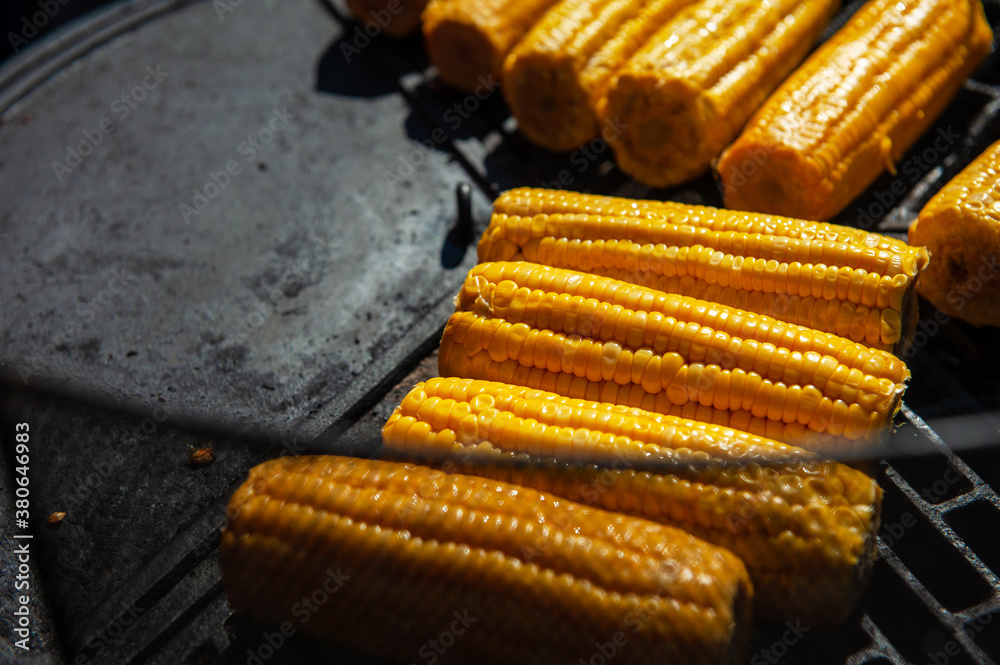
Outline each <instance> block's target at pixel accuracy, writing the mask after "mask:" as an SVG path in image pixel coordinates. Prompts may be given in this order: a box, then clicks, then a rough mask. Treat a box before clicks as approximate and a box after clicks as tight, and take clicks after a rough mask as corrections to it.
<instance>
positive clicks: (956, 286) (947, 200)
mask: <svg viewBox="0 0 1000 665" xmlns="http://www.w3.org/2000/svg"><path fill="white" fill-rule="evenodd" d="M998 177H1000V142H997V143H994V144H993V145H992V146H990V147H989V148H987V149H986V151H985V152H983V154H981V155H980V156H979V157H977V158H976V159H975V160H973V162H972V163H971V164H969V165H968V166H967V167H966V168H965V169H964V170H963V171H962V172H961V173H959V174H958V175H957V176H956V177H955V178H954V179H953V180H952V181H951V182H949V183H948V184H947V185H945V187H944V188H943V189H942V190H941V191H940V192H938V193H937V194H936V195H935V196H934V198H932V199H931V200H930V201H929V202H928V203H927V205H926V206H924V209H923V210H921V211H920V217H919V218H918V219H917V221H916V222H914V223H913V224H912V225H911V226H910V236H909V237H910V242H913V243H918V244H921V245H926V246H927V247H928V248H929V249H930V250H931V255H932V256H933V257H934V260H933V261H931V265H930V267H929V268H928V269H927V272H926V273H925V274H924V276H923V277H922V278H921V280H920V286H919V289H920V294H921V295H923V296H924V297H925V298H927V299H928V300H930V301H931V302H932V303H934V305H935V306H936V307H937V308H938V309H941V310H943V311H945V312H947V313H948V314H951V315H952V316H956V317H958V318H960V319H963V320H964V321H968V322H969V323H971V324H973V325H976V326H1000V276H998V275H997V271H998V270H1000V263H997V256H998V255H1000V180H998Z"/></svg>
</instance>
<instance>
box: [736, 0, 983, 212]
mask: <svg viewBox="0 0 1000 665" xmlns="http://www.w3.org/2000/svg"><path fill="white" fill-rule="evenodd" d="M992 40H993V36H992V33H991V31H990V27H989V25H988V24H987V22H986V18H985V16H984V14H983V8H982V5H981V4H980V2H979V0H872V1H871V2H869V3H867V4H866V5H864V6H863V7H862V8H861V9H859V10H858V11H857V13H856V14H855V15H854V16H853V17H852V18H851V20H850V21H849V22H848V23H847V25H845V26H844V27H843V28H841V29H840V30H839V31H838V32H837V33H836V34H835V35H834V36H833V37H832V38H831V39H830V40H829V41H827V42H826V43H825V44H823V46H821V47H820V48H819V49H818V50H817V51H816V53H814V54H813V55H812V56H810V58H809V60H808V61H806V63H805V64H804V65H803V66H802V67H801V68H800V69H799V70H798V71H796V72H795V73H794V74H793V75H792V76H791V77H789V79H788V80H787V81H785V83H784V84H782V86H781V87H780V88H779V89H778V91H777V92H776V93H775V94H774V95H773V96H772V97H771V98H770V99H768V101H767V102H766V103H765V104H764V106H763V107H762V108H761V109H760V110H759V111H758V112H757V114H756V115H755V116H754V118H753V119H752V120H751V121H750V122H749V123H748V125H747V128H746V129H745V130H744V132H743V134H742V136H740V138H739V139H738V140H737V141H736V142H735V143H734V144H733V145H732V146H731V147H730V148H729V149H727V150H726V152H725V153H724V154H723V156H722V158H721V159H720V160H719V162H718V164H717V171H718V173H719V176H720V177H721V179H722V182H723V191H724V196H725V201H726V206H727V207H731V208H740V209H744V210H759V211H761V212H769V213H775V214H779V215H790V216H793V217H804V218H806V219H819V220H824V219H829V218H830V217H833V216H834V215H836V214H837V213H838V212H839V211H841V210H843V209H844V207H845V206H846V205H847V204H848V203H849V202H850V201H851V199H853V198H854V197H856V196H857V195H858V194H860V193H861V192H862V191H863V190H864V189H865V187H867V186H868V185H869V184H870V183H871V182H873V181H874V180H875V178H876V177H878V175H879V174H880V173H882V171H883V170H884V169H886V168H888V169H889V170H890V172H895V171H894V167H893V164H894V162H895V161H897V160H899V159H900V157H902V155H903V153H904V152H905V151H906V150H907V149H908V148H909V147H910V146H911V145H912V144H913V143H914V141H916V139H917V138H918V137H919V136H920V135H921V134H922V133H923V132H924V130H925V129H927V127H928V126H930V124H931V123H932V122H933V121H934V119H935V118H936V117H937V116H938V115H939V114H940V113H941V111H942V110H943V109H944V107H945V106H946V105H947V104H948V102H949V101H950V100H951V98H952V97H953V96H954V95H955V93H956V91H957V90H958V88H959V86H961V84H962V82H963V81H964V80H965V78H966V77H967V76H968V75H969V74H970V73H971V72H972V70H973V69H974V68H975V66H976V65H977V64H978V63H979V62H980V61H981V60H982V59H983V57H984V56H985V55H986V54H987V53H988V52H989V50H990V45H991V43H992Z"/></svg>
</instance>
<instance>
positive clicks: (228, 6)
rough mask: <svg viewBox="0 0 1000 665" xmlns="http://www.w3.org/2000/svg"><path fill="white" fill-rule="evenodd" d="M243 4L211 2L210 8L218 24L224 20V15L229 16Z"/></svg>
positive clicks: (239, 0)
mask: <svg viewBox="0 0 1000 665" xmlns="http://www.w3.org/2000/svg"><path fill="white" fill-rule="evenodd" d="M242 4H243V0H212V8H213V9H214V10H215V14H216V16H218V17H219V23H222V22H223V21H225V20H226V14H231V13H232V12H235V11H236V8H237V7H239V6H240V5H242Z"/></svg>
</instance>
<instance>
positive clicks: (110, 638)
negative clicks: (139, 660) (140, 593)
mask: <svg viewBox="0 0 1000 665" xmlns="http://www.w3.org/2000/svg"><path fill="white" fill-rule="evenodd" d="M145 611H146V608H145V607H143V606H141V605H139V603H137V602H134V603H132V604H131V605H126V604H125V603H122V604H121V614H119V615H118V618H116V619H115V620H114V621H112V622H111V623H109V624H108V625H107V626H105V627H104V628H103V629H102V630H100V631H99V632H97V633H95V634H93V635H91V636H90V637H88V638H87V641H86V643H85V644H84V645H83V648H82V649H80V651H79V653H78V654H77V656H76V658H75V659H74V660H73V665H85V664H86V663H88V662H90V660H91V659H93V658H97V657H99V656H100V655H101V654H102V653H104V652H105V651H106V650H107V649H108V648H110V647H111V646H113V645H114V644H115V643H116V642H117V641H118V640H120V639H121V637H122V635H124V634H125V630H126V629H127V628H128V627H129V626H131V625H132V624H133V623H135V621H136V619H138V618H139V617H140V616H142V613H143V612H145Z"/></svg>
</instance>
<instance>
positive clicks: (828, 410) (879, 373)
mask: <svg viewBox="0 0 1000 665" xmlns="http://www.w3.org/2000/svg"><path fill="white" fill-rule="evenodd" d="M500 291H502V292H503V293H504V294H505V295H504V297H501V298H494V295H495V294H496V293H498V292H500ZM565 296H569V299H568V301H561V302H563V304H562V305H560V308H562V309H564V310H565V311H566V312H567V313H568V314H571V316H566V317H564V318H563V319H562V320H561V321H560V322H559V323H558V324H556V322H555V321H554V320H553V319H552V318H551V317H549V318H548V319H546V312H547V311H548V310H549V309H554V308H555V305H554V303H556V302H557V301H560V299H561V298H564V297H565ZM529 301H532V302H535V303H536V306H535V307H533V308H528V307H518V306H515V305H516V304H517V303H519V302H520V303H526V302H529ZM584 305H587V307H586V309H585V307H584ZM542 320H546V325H547V326H548V327H544V326H543V325H542V324H541V323H540V321H542ZM484 325H489V326H491V327H492V328H494V329H495V332H494V333H493V334H494V335H497V336H500V337H501V338H502V339H504V338H506V337H507V336H509V335H510V334H511V330H512V329H513V327H514V326H527V327H528V328H529V329H530V332H529V333H528V334H527V335H525V336H524V342H523V344H521V346H520V348H519V349H517V350H516V353H515V354H514V355H510V354H509V353H508V351H509V350H510V349H511V347H510V345H504V344H500V345H498V347H496V348H495V351H496V353H495V354H493V355H491V354H490V352H489V350H488V348H487V347H485V346H484V345H483V344H482V343H481V342H480V341H478V340H477V338H476V329H477V326H484ZM522 330H523V328H522ZM577 338H580V339H584V338H586V339H590V340H591V342H592V343H591V344H590V345H589V347H588V348H587V350H586V353H587V354H588V357H587V358H586V360H585V361H584V360H581V362H580V363H579V365H578V364H577V363H576V360H575V355H574V362H573V363H572V364H568V363H567V365H566V367H565V369H567V370H568V369H570V368H571V369H572V371H571V372H570V371H564V366H563V363H562V360H561V359H562V357H563V355H564V354H566V353H573V354H576V353H579V342H578V341H577ZM639 340H641V341H642V344H641V346H638V345H635V344H636V342H637V341H639ZM647 340H650V342H651V343H650V344H649V345H647V343H646V342H647ZM570 349H573V350H572V351H571V350H570ZM647 350H648V353H647ZM636 354H641V358H642V362H643V363H644V364H643V366H642V368H641V372H640V371H639V370H636V371H633V366H634V365H635V364H636ZM796 354H797V355H796ZM807 360H808V362H805V361H807ZM438 363H439V370H440V373H441V375H442V376H458V377H463V378H472V379H487V380H491V381H503V382H505V383H516V384H519V385H525V386H528V387H531V388H540V389H544V390H548V391H552V392H560V393H563V394H566V395H568V396H570V397H577V398H582V397H585V396H587V394H588V391H589V390H590V388H589V385H590V384H592V383H596V384H597V386H598V387H597V388H595V389H594V390H596V391H597V392H598V394H599V397H600V400H601V401H607V402H615V403H618V404H626V405H634V406H640V405H642V404H644V403H646V404H649V403H652V404H654V405H655V407H654V408H655V410H658V411H661V410H662V412H664V413H667V414H668V415H677V416H684V417H695V416H693V415H692V414H695V413H697V414H698V415H697V417H696V419H702V420H708V421H711V422H717V423H719V424H725V425H730V426H732V427H734V428H735V429H744V430H747V431H749V432H752V433H754V434H758V435H761V436H767V437H768V438H772V439H778V440H780V441H785V442H788V443H795V444H798V445H802V446H805V447H809V448H813V449H821V448H826V447H828V446H833V447H837V448H839V449H841V450H843V449H844V447H845V446H846V447H848V448H851V447H854V446H861V447H862V448H868V447H870V445H871V444H876V443H878V442H881V441H882V439H883V437H884V434H885V431H886V429H887V427H888V425H889V424H890V422H891V419H892V416H893V414H894V413H895V411H896V410H897V409H898V407H899V400H900V398H901V396H902V392H903V390H904V387H905V386H904V382H905V381H906V380H907V379H908V378H909V370H908V369H907V368H906V365H905V364H904V363H903V362H902V361H901V360H899V359H898V358H896V357H895V356H893V355H892V354H890V353H887V352H885V351H881V350H878V349H874V348H870V347H867V346H864V345H862V344H858V343H856V342H853V341H851V340H848V339H844V338H842V337H838V336H836V335H832V334H829V333H824V332H820V331H816V330H812V329H809V328H804V327H801V326H797V325H794V324H790V323H785V322H782V321H777V320H775V319H773V318H770V317H766V316H762V315H759V314H754V313H752V312H745V311H743V310H738V309H734V308H732V307H728V306H725V305H720V304H717V303H711V302H706V301H702V300H697V299H695V298H690V297H687V296H679V295H674V294H666V293H662V292H660V291H654V290H652V289H648V288H645V287H639V286H635V285H632V284H628V283H625V282H620V281H618V280H614V279H610V278H606V277H600V276H598V275H591V274H584V273H578V272H573V271H569V270H562V269H558V268H550V267H547V266H539V265H536V264H531V263H524V262H509V263H484V264H480V265H478V266H476V267H475V268H473V269H472V270H471V271H470V272H469V275H468V277H467V278H466V281H465V283H464V285H463V287H462V290H461V291H460V293H459V295H458V298H457V300H456V310H455V314H453V315H452V316H451V318H450V319H449V320H448V323H447V325H446V326H445V332H444V336H443V337H442V340H441V349H440V353H439V356H438ZM649 365H652V366H653V368H654V369H657V368H658V370H659V384H658V385H657V381H656V377H655V376H653V375H652V373H651V372H647V371H646V369H647V368H648V367H649ZM592 368H593V369H592ZM598 368H599V369H598ZM737 370H739V371H741V372H743V373H744V376H745V380H742V381H741V382H740V383H739V384H734V383H733V382H732V381H730V378H731V377H733V376H734V375H735V373H736V372H737ZM851 370H857V371H858V372H859V373H860V376H861V379H862V380H860V381H854V380H853V379H852V381H851V383H850V384H848V383H846V382H845V381H844V380H843V377H845V376H851V377H855V376H857V375H856V374H851V373H850V372H851ZM578 372H579V373H578ZM598 373H599V375H600V377H599V379H598ZM868 375H871V376H872V377H873V378H872V379H870V380H863V379H864V377H866V376H868ZM636 379H638V380H636ZM883 379H884V380H885V383H886V384H889V385H891V389H890V390H886V389H885V388H884V387H883V384H882V383H881V381H882V380H883ZM726 384H728V393H729V394H728V401H729V408H728V409H719V408H716V406H715V404H716V393H717V392H719V391H720V390H721V386H723V385H726ZM779 384H780V385H782V386H785V387H792V386H798V387H799V388H800V389H802V390H805V389H808V388H811V389H815V390H816V391H817V392H818V394H819V400H818V404H817V406H816V409H815V413H814V414H813V416H812V417H811V418H810V419H809V420H808V422H807V423H805V424H803V423H801V422H799V418H798V415H797V414H796V413H792V412H791V411H790V410H786V409H785V408H784V403H785V401H786V400H787V399H788V394H787V392H783V391H777V392H775V391H774V388H775V386H776V385H779ZM648 389H652V390H648ZM661 396H663V399H662V400H661ZM647 398H648V400H649V401H646V400H647ZM852 404H858V407H859V409H860V411H858V409H855V410H854V413H859V414H863V415H864V416H865V417H866V418H867V420H866V423H867V425H866V427H865V428H864V430H863V431H861V430H859V429H858V428H857V427H854V426H852V427H851V428H849V429H847V430H845V429H844V424H845V423H844V422H842V421H843V420H844V418H842V416H844V415H846V414H847V413H849V407H850V406H851V405H852ZM857 418H858V417H857V416H855V417H854V418H852V420H851V422H852V424H855V423H856V422H860V421H859V420H857Z"/></svg>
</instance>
